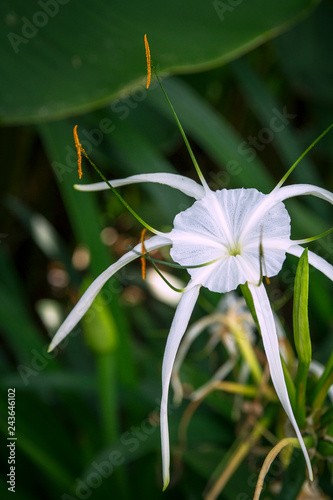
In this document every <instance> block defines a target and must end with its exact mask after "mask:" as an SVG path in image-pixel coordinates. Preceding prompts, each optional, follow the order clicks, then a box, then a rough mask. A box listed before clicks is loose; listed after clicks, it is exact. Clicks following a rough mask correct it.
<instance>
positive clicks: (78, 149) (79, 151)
mask: <svg viewBox="0 0 333 500" xmlns="http://www.w3.org/2000/svg"><path fill="white" fill-rule="evenodd" d="M73 133H74V141H75V146H76V152H77V166H78V173H79V179H81V177H82V157H81V154H82V153H83V152H84V149H83V147H82V146H81V144H80V141H79V136H78V135H77V125H75V127H74V130H73Z"/></svg>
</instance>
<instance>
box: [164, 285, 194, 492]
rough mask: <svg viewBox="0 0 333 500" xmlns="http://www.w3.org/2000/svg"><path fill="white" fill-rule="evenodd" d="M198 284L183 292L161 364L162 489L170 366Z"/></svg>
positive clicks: (166, 457) (166, 461)
mask: <svg viewBox="0 0 333 500" xmlns="http://www.w3.org/2000/svg"><path fill="white" fill-rule="evenodd" d="M199 290H200V285H195V286H192V285H191V282H190V284H189V285H188V288H187V289H186V291H185V292H184V293H183V295H182V298H181V299H180V302H179V304H178V307H177V310H176V313H175V316H174V318H173V321H172V325H171V328H170V333H169V336H168V340H167V344H166V347H165V351H164V357H163V365H162V401H161V417H160V418H161V444H162V471H163V489H165V488H166V487H167V486H168V484H169V466H170V445H169V428H168V394H169V385H170V378H171V372H172V367H173V364H174V361H175V357H176V354H177V350H178V347H179V344H180V341H181V339H182V337H183V335H184V333H185V330H186V327H187V325H188V322H189V320H190V317H191V314H192V311H193V308H194V306H195V303H196V301H197V298H198V295H199Z"/></svg>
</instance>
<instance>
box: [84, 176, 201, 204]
mask: <svg viewBox="0 0 333 500" xmlns="http://www.w3.org/2000/svg"><path fill="white" fill-rule="evenodd" d="M109 182H110V184H111V186H112V187H115V188H116V187H119V186H125V185H126V184H137V183H140V182H155V183H157V184H166V185H167V186H169V187H172V188H175V189H179V191H182V192H183V193H185V194H186V195H188V196H191V197H192V198H195V199H196V200H200V199H201V198H203V197H204V196H205V190H204V188H203V187H202V186H200V184H198V183H197V182H195V181H193V180H192V179H189V178H187V177H184V176H183V175H177V174H168V173H154V174H138V175H131V176H130V177H126V179H115V180H111V181H109ZM74 187H75V189H78V190H79V191H104V190H105V189H110V188H109V187H108V185H107V184H106V182H104V181H103V182H96V183H94V184H75V185H74Z"/></svg>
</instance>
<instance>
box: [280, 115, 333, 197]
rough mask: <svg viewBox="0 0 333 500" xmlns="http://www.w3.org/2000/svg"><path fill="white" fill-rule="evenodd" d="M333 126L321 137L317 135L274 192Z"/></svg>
mask: <svg viewBox="0 0 333 500" xmlns="http://www.w3.org/2000/svg"><path fill="white" fill-rule="evenodd" d="M332 127H333V123H332V124H331V125H330V126H329V127H327V129H326V130H325V131H324V132H323V133H322V134H321V135H320V136H319V137H317V139H316V140H315V141H313V143H312V144H311V145H310V146H309V147H308V148H307V149H306V150H305V151H304V153H302V154H301V156H300V157H299V158H298V159H297V160H296V161H295V163H294V164H293V165H292V166H291V167H290V169H289V170H288V172H287V173H286V174H285V175H284V176H283V177H282V179H281V180H280V182H279V183H278V184H277V185H276V186H275V188H274V189H273V191H272V192H274V191H276V190H277V189H279V188H280V187H281V186H282V184H284V183H285V181H286V180H287V179H288V177H289V175H290V174H291V172H292V171H293V170H294V169H295V168H296V167H297V165H298V164H299V162H300V161H302V160H303V158H304V156H306V155H307V154H308V152H309V151H310V150H311V149H312V148H313V147H314V146H315V145H316V144H317V142H319V141H320V139H322V138H323V137H324V136H325V135H326V134H327V133H328V132H329V131H330V130H331V128H332Z"/></svg>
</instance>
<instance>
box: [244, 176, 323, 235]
mask: <svg viewBox="0 0 333 500" xmlns="http://www.w3.org/2000/svg"><path fill="white" fill-rule="evenodd" d="M302 195H312V196H316V197H317V198H321V199H323V200H325V201H328V202H329V203H331V204H333V193H331V192H330V191H328V190H327V189H323V188H320V187H318V186H313V185H312V184H292V185H291V186H283V187H281V188H280V189H278V190H276V191H275V190H273V191H272V192H271V193H269V194H268V195H266V196H265V197H264V198H263V199H262V201H261V203H259V205H258V206H257V207H256V209H255V210H254V212H253V213H252V214H251V216H250V217H249V219H248V220H247V224H246V228H245V230H244V232H243V237H244V236H245V235H247V234H250V233H251V231H252V230H253V228H254V227H255V226H256V224H257V220H258V219H260V217H266V215H267V213H268V212H269V211H270V210H271V209H272V208H273V207H275V205H277V204H278V203H281V202H283V201H284V200H287V199H288V198H292V197H294V196H302Z"/></svg>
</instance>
